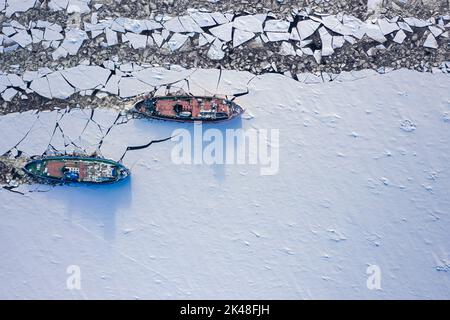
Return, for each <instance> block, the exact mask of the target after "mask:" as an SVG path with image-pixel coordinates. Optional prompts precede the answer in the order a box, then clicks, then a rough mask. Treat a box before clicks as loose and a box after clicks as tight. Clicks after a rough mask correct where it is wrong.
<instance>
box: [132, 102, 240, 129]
mask: <svg viewBox="0 0 450 320" xmlns="http://www.w3.org/2000/svg"><path fill="white" fill-rule="evenodd" d="M134 111H136V112H138V113H139V114H142V115H144V116H145V117H147V118H151V119H157V120H165V121H176V122H194V121H202V122H212V123H217V122H224V121H229V120H231V119H234V118H237V117H239V116H240V115H241V114H242V113H244V109H242V108H241V107H240V106H239V105H237V104H236V103H234V102H232V101H229V100H225V99H220V98H214V97H191V96H170V97H155V98H149V99H143V100H141V101H139V102H137V103H136V104H135V105H134Z"/></svg>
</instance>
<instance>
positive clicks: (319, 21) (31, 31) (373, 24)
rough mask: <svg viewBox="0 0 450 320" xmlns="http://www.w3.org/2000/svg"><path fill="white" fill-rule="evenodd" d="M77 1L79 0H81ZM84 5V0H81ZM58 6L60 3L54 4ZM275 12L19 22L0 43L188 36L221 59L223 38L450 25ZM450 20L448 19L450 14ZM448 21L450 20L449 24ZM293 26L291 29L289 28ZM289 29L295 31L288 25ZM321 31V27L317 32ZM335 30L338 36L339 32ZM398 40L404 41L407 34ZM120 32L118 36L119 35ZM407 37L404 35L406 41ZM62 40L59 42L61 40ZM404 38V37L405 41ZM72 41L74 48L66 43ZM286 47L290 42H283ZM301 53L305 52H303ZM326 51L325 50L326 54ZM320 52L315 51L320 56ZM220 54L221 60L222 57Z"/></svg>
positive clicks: (60, 53)
mask: <svg viewBox="0 0 450 320" xmlns="http://www.w3.org/2000/svg"><path fill="white" fill-rule="evenodd" d="M71 1H75V0H65V1H61V3H60V5H61V7H70V4H71V3H72V2H71ZM77 1H78V0H77ZM78 2H80V3H83V1H78ZM54 4H55V5H56V2H54ZM275 18H276V17H275V15H270V16H267V15H266V14H255V15H250V14H248V15H240V16H236V17H234V16H230V15H228V17H227V16H226V15H223V14H222V13H218V12H199V11H196V10H191V11H190V12H189V14H188V15H183V16H176V17H170V16H163V17H162V21H156V20H153V19H146V20H135V19H130V18H124V17H118V18H114V19H113V18H106V19H102V20H100V21H99V20H98V19H97V18H96V15H93V16H92V17H91V22H84V28H83V29H81V30H78V29H74V28H68V29H67V30H62V28H61V26H59V25H57V24H51V23H49V22H46V21H38V22H37V23H36V22H30V24H29V25H28V26H22V25H18V24H17V22H16V21H14V20H12V21H10V22H5V23H4V26H3V29H2V34H1V37H0V46H1V45H3V47H5V48H4V49H3V50H4V51H8V52H9V51H12V50H16V49H17V47H18V46H20V47H28V46H31V45H33V44H38V43H42V45H44V46H45V47H52V48H56V51H55V52H54V53H53V54H52V55H53V58H54V59H59V58H61V57H65V56H66V55H67V53H68V54H72V55H73V54H75V53H76V52H78V50H79V48H80V47H81V45H82V44H83V42H84V41H86V40H89V36H90V37H91V38H92V39H93V38H97V37H98V36H100V35H103V36H104V39H105V42H104V43H103V45H105V46H114V45H117V44H120V43H128V44H129V45H130V47H132V48H134V49H143V48H147V47H152V46H156V47H163V46H164V47H167V48H169V49H170V50H171V51H172V52H173V51H177V50H180V49H181V48H182V47H183V45H184V44H185V43H186V41H188V39H189V38H194V37H198V38H199V45H200V46H204V45H210V46H211V49H210V50H209V54H208V57H212V58H211V59H217V60H220V59H222V58H223V56H224V55H225V53H224V52H223V54H222V52H221V50H219V47H221V46H219V43H218V42H216V40H219V41H221V42H223V43H225V44H226V43H227V42H232V45H233V47H238V46H241V45H243V44H244V43H246V42H247V41H249V40H251V39H252V38H254V37H255V36H258V35H260V36H261V38H262V39H263V40H264V42H279V43H280V44H281V43H282V42H283V41H290V42H291V43H292V44H297V45H298V42H300V47H302V44H301V42H304V41H307V40H309V39H310V37H312V36H313V35H314V34H316V33H318V34H322V35H325V32H328V33H330V32H331V33H332V35H333V36H338V35H340V36H343V37H344V39H345V40H347V41H348V42H350V43H352V44H353V43H355V42H356V41H358V40H361V39H362V38H363V37H364V36H367V37H369V38H371V39H373V40H374V41H376V42H378V43H384V42H386V41H387V40H388V39H389V40H390V39H393V38H394V36H393V33H394V32H396V31H398V30H400V29H402V30H404V31H406V32H408V33H414V30H413V29H412V28H411V27H414V28H427V29H429V31H430V32H431V33H432V34H433V37H434V39H435V40H436V38H438V37H448V30H447V29H448V28H449V23H448V19H446V17H439V18H437V19H433V20H430V21H425V20H421V19H418V18H415V17H406V18H396V19H385V18H380V19H373V20H368V21H365V22H363V21H361V20H359V19H357V18H356V17H353V16H350V15H347V14H342V13H340V14H336V15H321V16H314V15H310V16H303V15H302V16H301V19H300V20H299V21H298V22H297V24H296V25H293V24H294V23H295V22H294V21H295V20H292V21H290V20H282V19H275ZM449 18H450V17H449ZM446 21H447V23H446ZM291 27H292V28H291ZM290 28H291V32H289V29H290ZM319 30H320V31H319ZM335 34H336V35H335ZM397 34H398V35H399V36H398V37H397V38H396V39H395V41H394V42H397V43H402V42H403V40H404V38H405V37H404V35H405V36H406V37H407V36H408V35H406V34H405V33H404V32H403V33H397ZM119 35H120V36H119ZM402 38H403V39H402ZM428 38H429V39H427V41H425V43H426V45H425V47H428V48H433V49H435V48H437V46H438V42H437V40H436V42H434V41H433V38H431V37H428ZM63 39H64V41H62V42H59V41H60V40H63ZM401 39H402V40H401ZM69 45H70V47H71V48H70V50H69V49H68V48H67V46H69ZM284 46H286V45H284ZM330 48H331V49H335V48H337V47H334V48H332V46H330V44H329V41H328V40H327V41H326V44H325V45H322V48H320V49H319V50H320V52H322V55H328V54H329V53H330V52H331V53H332V50H330ZM300 52H301V51H300ZM324 53H325V54H324ZM317 54H318V52H317V53H316V55H317ZM220 57H222V58H220Z"/></svg>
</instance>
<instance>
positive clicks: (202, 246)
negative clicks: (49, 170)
mask: <svg viewBox="0 0 450 320" xmlns="http://www.w3.org/2000/svg"><path fill="white" fill-rule="evenodd" d="M180 72H182V71H180ZM208 77H216V72H215V71H208V70H200V71H197V79H196V81H197V82H196V83H197V85H198V87H199V86H208V85H212V86H213V87H214V88H216V89H218V91H220V92H219V93H224V94H228V95H230V94H234V93H242V92H244V91H245V90H246V87H248V94H245V95H242V96H239V97H237V98H236V99H235V102H237V103H238V104H240V105H241V106H242V107H243V108H245V109H246V110H247V111H246V115H245V116H244V117H243V118H242V119H239V120H233V121H231V122H229V123H221V124H217V125H211V124H209V125H203V128H202V130H203V131H202V132H207V129H211V128H216V129H219V132H220V133H222V134H223V136H226V130H227V129H239V128H240V129H243V130H244V132H248V131H249V130H254V131H255V132H258V133H259V132H263V131H264V130H267V132H269V133H274V132H279V141H275V142H274V141H272V140H271V138H273V137H274V136H271V135H270V134H269V136H268V137H267V139H266V140H265V139H263V138H261V136H259V139H260V141H263V142H265V143H263V144H262V145H264V146H267V148H268V152H269V155H271V160H273V161H272V164H273V168H275V170H273V171H271V172H270V174H265V175H262V174H261V173H262V170H261V169H262V168H264V167H267V164H264V163H261V161H257V162H256V163H249V162H248V161H247V162H246V163H244V164H238V163H229V164H220V163H218V164H208V163H205V162H204V161H203V162H202V163H199V164H194V163H193V164H176V163H175V162H174V158H173V157H174V156H173V155H174V150H176V149H174V148H176V147H177V146H179V142H177V141H171V140H169V141H165V142H161V143H154V144H152V145H151V146H150V147H148V148H146V149H141V150H134V151H129V152H128V153H127V154H126V155H125V157H124V160H123V161H124V164H125V165H126V166H128V167H129V168H130V169H131V170H132V176H131V179H129V180H127V181H124V182H121V183H118V184H115V185H108V186H57V187H49V186H37V185H22V186H20V188H19V191H21V192H23V193H24V195H21V194H18V193H12V192H9V191H7V190H3V189H2V190H1V191H0V249H1V250H0V298H6V299H11V298H21V299H23V298H51V299H52V298H68V299H70V298H89V299H95V298H102V299H103V298H119V299H134V298H142V299H148V298H162V299H175V298H198V299H204V298H208V299H210V298H219V299H220V298H235V299H244V298H251V299H273V298H286V299H303V298H367V299H369V298H444V299H448V298H449V297H450V278H449V271H450V235H449V233H448V227H449V223H450V216H449V214H450V212H449V208H450V191H449V190H450V161H449V157H450V156H449V155H450V91H449V88H450V77H449V76H448V75H446V74H431V73H430V74H428V73H417V72H413V71H407V70H399V71H393V72H391V73H388V74H384V75H373V74H371V73H370V74H367V75H364V76H362V77H361V78H359V77H357V78H353V77H352V76H350V74H348V75H347V79H343V80H345V81H342V82H338V81H333V82H329V83H321V84H305V83H300V82H297V81H294V80H292V79H290V78H288V77H285V76H282V75H277V74H266V75H262V76H257V77H254V78H253V77H251V75H250V76H249V74H248V73H239V72H235V73H233V74H232V75H231V73H230V76H229V79H228V80H227V81H229V82H228V83H229V84H230V85H228V86H222V87H221V84H220V83H219V82H218V80H217V79H216V78H214V81H213V80H211V79H212V78H208ZM342 77H343V76H342ZM234 80H236V82H238V83H245V85H241V87H242V88H243V89H242V88H241V89H239V90H237V91H236V88H235V87H232V86H231V83H232V82H233V81H234ZM202 81H203V83H202ZM221 81H224V80H223V79H222V80H221ZM236 82H233V83H236ZM247 83H248V86H247ZM195 88H196V87H195V86H193V85H192V82H191V83H190V89H191V90H195ZM230 88H231V89H230ZM144 89H145V88H143V90H144ZM200 91H201V90H197V92H194V93H197V94H198V93H203V92H204V91H203V92H200ZM209 91H211V90H209ZM116 117H117V112H116V111H113V110H111V109H95V112H94V113H93V115H92V118H91V112H90V110H86V109H85V110H79V109H72V110H71V111H70V112H65V111H59V112H57V111H52V112H40V113H38V114H36V113H35V112H26V113H22V114H9V115H5V116H2V117H0V133H1V136H2V139H1V142H0V148H1V149H0V153H3V152H5V151H6V150H8V149H9V148H11V147H12V146H14V145H15V144H16V143H17V142H18V141H19V140H20V139H21V138H22V137H23V136H24V135H25V134H26V133H27V132H28V131H29V133H28V135H27V137H26V139H24V140H23V142H22V143H21V144H20V145H19V146H18V149H20V150H22V151H23V152H25V153H26V154H28V155H35V154H42V153H43V152H44V151H45V150H46V148H47V146H48V144H49V142H51V145H52V146H54V147H55V148H56V149H58V150H66V151H71V150H73V149H75V150H76V149H77V148H82V149H84V150H86V151H88V152H93V151H94V150H96V149H97V147H98V144H99V142H100V141H101V140H102V139H103V143H102V146H101V153H102V155H103V156H105V157H107V158H112V159H115V160H119V159H120V157H121V156H122V155H123V153H124V151H125V149H126V147H127V146H138V145H143V144H146V143H148V142H150V141H151V140H155V139H163V138H167V137H170V136H172V135H173V133H174V131H175V130H176V129H180V128H181V129H185V130H186V132H190V133H194V130H195V129H194V125H193V124H180V123H170V122H160V121H148V120H144V119H132V120H129V121H128V122H126V123H123V124H120V125H117V124H116V125H113V123H114V121H115V120H116ZM89 119H91V120H89ZM56 122H58V124H59V125H58V128H60V129H58V130H56V133H55V134H53V130H54V128H55V123H56ZM110 127H111V130H110V132H109V133H108V134H106V131H107V129H108V128H110ZM30 128H31V130H30ZM277 130H278V131H277ZM216 133H217V132H216ZM207 145H208V142H204V143H203V147H204V148H205V147H206V146H207ZM225 145H226V144H225ZM75 146H76V147H75ZM260 147H261V146H260ZM226 149H227V148H226V147H224V150H225V152H228V151H229V150H226ZM257 151H258V152H259V151H261V150H260V149H258V150H257ZM194 153H195V152H194ZM277 154H278V155H279V160H278V161H277V160H276V155H277ZM194 160H195V159H193V161H192V162H195V161H194ZM37 191H42V192H37ZM69 266H78V267H79V270H80V271H81V282H80V284H81V288H80V290H76V289H75V290H70V289H69V288H67V285H66V280H67V278H68V277H69V275H68V274H67V272H66V270H67V268H68V267H69ZM371 266H372V267H373V266H376V268H377V270H378V271H380V272H381V274H380V284H381V289H379V290H371V288H370V285H369V286H368V285H367V279H368V277H370V275H368V274H367V270H368V267H371ZM369 270H372V269H370V268H369Z"/></svg>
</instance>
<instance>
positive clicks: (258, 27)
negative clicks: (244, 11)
mask: <svg viewBox="0 0 450 320" xmlns="http://www.w3.org/2000/svg"><path fill="white" fill-rule="evenodd" d="M233 27H234V28H236V29H238V30H241V31H244V32H247V33H258V32H263V27H262V21H261V20H260V19H258V18H257V17H256V16H254V15H245V16H239V17H236V18H235V19H234V20H233Z"/></svg>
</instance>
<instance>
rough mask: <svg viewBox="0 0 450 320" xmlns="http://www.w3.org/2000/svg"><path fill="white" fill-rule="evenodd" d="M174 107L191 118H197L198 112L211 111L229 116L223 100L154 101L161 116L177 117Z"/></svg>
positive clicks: (228, 110) (227, 107)
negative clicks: (177, 107)
mask: <svg viewBox="0 0 450 320" xmlns="http://www.w3.org/2000/svg"><path fill="white" fill-rule="evenodd" d="M176 106H180V111H181V112H190V113H191V117H192V118H198V117H199V115H200V112H203V111H212V110H215V112H223V113H226V114H227V115H230V108H229V106H228V105H227V104H226V103H225V102H224V100H223V99H219V98H212V99H204V98H202V99H200V98H198V99H197V98H194V97H193V98H186V99H158V100H156V103H155V107H156V112H157V113H158V114H159V115H161V116H167V117H177V116H178V113H177V112H176V110H175V107H176Z"/></svg>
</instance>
